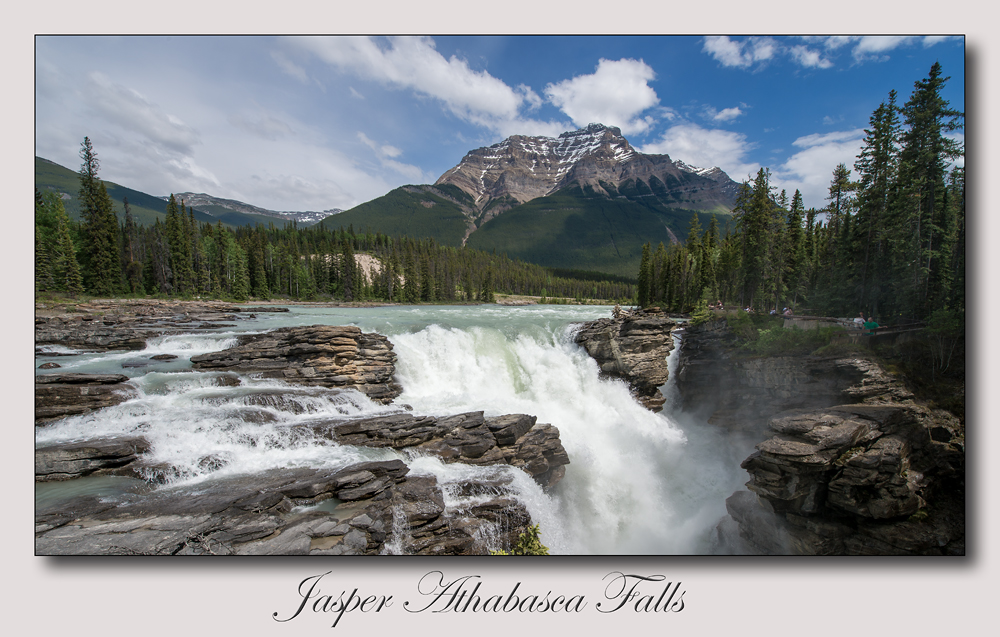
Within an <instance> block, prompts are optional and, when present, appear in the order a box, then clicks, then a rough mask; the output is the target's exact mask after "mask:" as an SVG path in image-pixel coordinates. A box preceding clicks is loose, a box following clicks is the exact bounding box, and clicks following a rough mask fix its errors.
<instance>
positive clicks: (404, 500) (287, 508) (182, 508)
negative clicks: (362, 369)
mask: <svg viewBox="0 0 1000 637" xmlns="http://www.w3.org/2000/svg"><path fill="white" fill-rule="evenodd" d="M317 505H322V506H321V507H319V506H317ZM498 520H499V522H498ZM529 522H530V517H529V516H528V514H527V512H526V511H525V510H524V508H523V507H522V506H521V505H519V504H518V503H516V502H515V501H514V500H512V499H510V498H505V497H503V496H502V495H498V496H497V497H494V498H491V499H487V500H483V499H482V498H479V499H476V500H475V501H469V502H466V503H464V504H463V503H460V504H459V505H458V506H456V507H455V508H454V509H452V510H448V508H447V507H446V506H445V499H444V495H443V492H442V488H441V486H440V485H439V484H438V483H437V480H436V478H434V477H433V476H428V475H409V469H408V468H407V466H406V465H405V464H404V463H403V462H402V461H400V460H389V461H378V462H366V463H360V464H355V465H352V466H349V467H346V468H341V469H337V470H324V469H310V468H295V469H274V470H270V471H266V472H263V473H259V474H255V475H252V476H231V477H227V478H220V479H216V480H212V481H210V482H206V483H204V484H201V485H198V486H197V487H189V488H183V487H177V488H161V489H158V490H156V491H153V492H151V493H148V494H142V495H125V496H121V497H120V498H119V499H118V501H113V500H109V499H107V498H104V499H98V498H95V497H83V498H77V499H75V500H72V501H71V502H68V503H67V502H62V503H59V504H56V505H51V506H48V507H43V508H40V509H38V510H37V511H36V518H35V552H36V554H38V555H98V554H100V555H107V554H126V555H209V554H210V555H307V554H311V555H375V554H379V553H407V554H421V555H469V554H483V553H486V552H488V550H489V548H490V547H491V546H493V547H503V546H510V545H511V544H512V543H514V542H516V538H517V536H518V534H520V533H522V532H524V530H525V529H526V528H527V525H528V524H529Z"/></svg>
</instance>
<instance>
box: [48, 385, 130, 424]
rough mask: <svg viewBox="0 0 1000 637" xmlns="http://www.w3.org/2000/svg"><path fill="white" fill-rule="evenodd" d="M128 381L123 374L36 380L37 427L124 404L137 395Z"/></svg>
mask: <svg viewBox="0 0 1000 637" xmlns="http://www.w3.org/2000/svg"><path fill="white" fill-rule="evenodd" d="M127 380H128V377H127V376H123V375H122V374H75V373H70V374H41V375H38V376H35V424H42V423H46V422H48V421H51V420H55V419H57V418H64V417H66V416H76V415H79V414H86V413H89V412H91V411H94V410H95V409H101V408H104V407H110V406H112V405H117V404H119V403H123V402H125V401H126V400H128V398H129V397H130V396H131V395H133V394H134V393H135V388H134V387H132V386H131V385H129V384H128V383H127V382H126V381H127Z"/></svg>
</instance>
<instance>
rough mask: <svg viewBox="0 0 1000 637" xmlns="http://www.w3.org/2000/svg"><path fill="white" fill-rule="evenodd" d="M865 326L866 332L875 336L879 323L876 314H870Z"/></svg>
mask: <svg viewBox="0 0 1000 637" xmlns="http://www.w3.org/2000/svg"><path fill="white" fill-rule="evenodd" d="M864 327H865V330H866V332H865V334H867V335H869V336H874V335H875V330H877V329H878V323H876V322H875V317H874V316H869V317H868V320H867V321H865V325H864Z"/></svg>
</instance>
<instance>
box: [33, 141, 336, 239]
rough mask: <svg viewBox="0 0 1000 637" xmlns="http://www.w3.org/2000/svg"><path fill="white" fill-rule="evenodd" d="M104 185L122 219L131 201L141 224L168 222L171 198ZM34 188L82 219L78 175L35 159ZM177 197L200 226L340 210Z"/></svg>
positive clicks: (313, 217)
mask: <svg viewBox="0 0 1000 637" xmlns="http://www.w3.org/2000/svg"><path fill="white" fill-rule="evenodd" d="M104 185H105V187H106V188H107V190H108V196H110V197H111V201H112V202H113V203H114V205H115V212H116V213H117V214H118V216H119V217H120V218H124V215H125V206H124V205H123V204H122V199H123V198H125V197H128V206H129V210H130V211H131V212H132V215H133V216H134V217H135V219H136V221H137V222H138V223H140V224H142V225H147V226H151V225H153V223H154V222H155V221H156V219H159V220H160V221H161V222H162V221H164V220H165V219H166V216H167V199H169V195H168V196H161V197H156V196H153V195H150V194H147V193H144V192H141V191H138V190H133V189H131V188H126V187H125V186H120V185H118V184H116V183H114V182H111V181H105V182H104ZM35 187H36V188H38V189H39V190H54V191H56V192H58V193H60V194H61V195H62V200H63V206H64V207H65V208H66V213H67V214H68V215H69V216H70V217H71V218H73V219H79V218H80V202H79V201H78V199H77V193H78V192H79V190H80V175H79V174H78V173H77V172H75V171H73V170H70V169H69V168H66V167H65V166H60V165H59V164H57V163H55V162H53V161H49V160H48V159H43V158H42V157H35ZM174 197H175V198H177V199H181V200H183V201H184V204H185V205H186V206H188V207H193V208H194V218H195V219H196V220H198V221H199V222H203V223H217V222H219V221H221V222H222V223H223V225H227V226H253V225H256V224H263V225H267V224H269V223H276V222H279V223H278V224H277V225H281V222H285V221H297V222H298V223H300V224H302V225H307V226H308V225H312V224H314V223H316V222H318V221H319V220H320V219H322V218H324V217H326V216H328V215H330V214H331V213H336V212H339V210H327V211H325V212H275V211H272V210H265V209H264V208H258V207H257V206H251V205H249V204H244V203H241V202H239V201H233V200H231V199H220V198H218V197H212V196H211V195H205V194H194V193H175V195H174Z"/></svg>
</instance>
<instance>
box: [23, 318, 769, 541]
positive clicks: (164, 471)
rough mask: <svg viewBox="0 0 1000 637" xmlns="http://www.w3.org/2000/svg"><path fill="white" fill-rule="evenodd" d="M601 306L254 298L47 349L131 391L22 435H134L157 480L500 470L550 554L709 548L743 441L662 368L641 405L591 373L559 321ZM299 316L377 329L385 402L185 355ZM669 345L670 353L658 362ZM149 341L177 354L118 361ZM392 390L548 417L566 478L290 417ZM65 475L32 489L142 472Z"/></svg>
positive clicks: (343, 408)
mask: <svg viewBox="0 0 1000 637" xmlns="http://www.w3.org/2000/svg"><path fill="white" fill-rule="evenodd" d="M609 314H610V309H609V308H607V307H593V306H551V305H549V306H529V307H502V306H496V305H482V306H400V307H379V308H320V307H311V306H291V307H290V312H288V313H266V314H265V313H260V314H258V315H257V319H256V320H249V321H246V322H240V324H239V325H238V327H236V328H228V329H222V330H217V331H215V332H213V333H207V334H199V335H181V336H166V337H159V338H155V339H151V340H150V341H149V342H148V344H147V349H146V350H144V351H142V352H111V353H101V354H78V355H71V356H60V357H59V358H58V362H59V364H60V365H61V366H62V367H61V368H60V369H58V370H57V371H58V372H61V373H62V372H89V373H124V374H127V375H128V376H130V377H131V378H132V382H133V384H135V385H136V386H137V387H138V394H137V396H136V397H135V398H133V399H130V400H128V401H126V402H124V403H122V404H121V405H118V406H116V407H111V408H107V409H104V410H101V411H98V412H94V413H92V414H87V415H83V416H76V417H70V418H66V419H63V420H61V421H58V422H56V423H53V424H51V425H48V426H45V427H40V428H38V430H37V433H36V445H39V446H42V445H46V444H50V443H53V442H62V441H70V440H86V439H89V438H98V437H108V436H120V435H142V436H144V437H145V438H146V439H147V440H149V441H150V444H151V449H150V451H149V454H150V456H151V457H150V459H149V460H150V464H152V465H155V466H156V467H158V471H159V472H160V473H159V475H158V477H159V478H160V479H161V480H165V481H166V483H167V484H166V485H164V486H160V487H157V488H187V489H196V488H197V485H198V484H200V483H201V482H203V481H205V480H211V479H213V477H218V476H222V475H232V474H239V473H252V472H256V471H261V470H265V469H270V468H275V467H281V466H323V467H325V466H340V465H344V466H346V465H348V464H351V463H354V462H359V461H362V460H368V459H388V458H396V457H398V458H401V459H403V460H404V461H405V462H407V464H408V465H409V466H410V470H411V472H414V473H418V474H419V473H431V474H434V475H436V476H437V477H438V480H439V482H440V483H442V484H443V485H447V484H449V483H454V482H457V481H460V480H462V479H463V477H464V476H468V475H470V474H475V473H476V472H490V471H493V472H495V471H500V470H502V471H509V472H511V473H512V474H514V475H513V478H514V484H515V488H516V490H517V497H518V498H519V499H520V500H521V502H522V503H524V504H525V506H526V508H527V509H528V511H529V512H530V513H531V516H532V519H533V520H534V521H535V522H536V523H538V524H539V525H540V528H541V537H542V541H543V542H544V543H545V544H546V545H547V546H548V547H549V549H550V551H551V552H552V553H553V554H577V555H590V554H618V555H639V554H665V555H681V554H707V553H712V552H713V551H714V550H715V546H714V540H713V538H714V528H715V526H716V524H717V523H718V521H719V520H720V518H722V517H723V516H724V515H725V514H726V511H725V499H726V498H727V497H728V496H729V495H731V494H732V493H733V492H734V491H736V490H737V489H740V488H742V486H743V483H744V482H745V481H746V479H747V476H746V473H745V472H744V471H743V470H741V469H740V467H739V463H740V461H741V460H742V459H743V458H745V457H746V456H747V455H749V453H750V451H752V446H751V445H749V444H748V443H746V442H745V441H740V440H734V439H732V437H731V436H728V435H726V434H725V432H722V431H719V430H717V429H716V428H714V427H712V426H711V425H709V424H708V423H706V422H704V421H701V420H699V419H697V418H695V417H693V416H691V415H689V414H681V413H678V412H677V410H676V409H675V408H674V406H673V405H674V404H675V403H676V395H675V394H676V390H675V389H674V388H673V387H672V381H668V383H667V386H665V387H664V388H663V391H664V395H665V396H667V399H668V400H667V404H666V405H665V408H664V410H663V412H661V413H660V414H654V413H651V412H649V411H648V410H646V409H644V408H643V407H642V406H641V405H639V403H637V402H636V401H635V400H634V399H633V398H632V396H631V395H630V394H629V391H628V388H627V387H626V386H625V384H624V383H622V382H620V381H613V380H601V379H599V378H598V367H597V364H596V363H595V362H594V361H593V360H592V359H591V358H590V357H589V356H587V354H586V352H585V351H584V350H583V349H582V348H581V347H580V346H578V345H576V344H575V343H573V340H572V330H573V325H574V324H576V323H580V322H583V321H588V320H593V319H596V318H600V317H606V316H609ZM313 324H331V325H356V326H358V327H360V328H361V329H362V330H363V331H365V332H370V331H375V332H379V333H382V334H385V335H387V336H388V337H389V339H390V340H391V341H392V343H393V344H394V346H395V352H396V354H397V355H398V361H397V364H396V378H397V380H398V382H399V383H400V384H401V385H402V387H403V393H402V395H400V396H399V397H398V398H397V399H396V400H395V403H394V404H393V405H388V406H382V405H377V404H374V403H372V402H370V401H369V400H368V399H367V398H366V397H365V396H363V395H362V394H360V393H358V392H354V391H347V392H341V391H333V390H327V389H322V388H303V387H299V386H294V385H289V384H285V383H282V382H280V381H275V380H261V379H253V378H249V379H244V381H243V383H241V384H240V385H239V386H232V387H226V386H219V384H218V383H217V382H216V378H215V376H217V375H216V374H214V373H205V372H195V371H192V370H191V369H190V357H191V356H194V355H197V354H202V353H206V352H211V351H217V350H220V349H224V348H226V347H228V346H230V345H232V344H234V343H235V337H236V336H237V335H238V334H239V333H241V332H247V331H250V332H259V331H264V330H267V329H272V328H276V327H282V326H295V325H313ZM678 338H679V337H678ZM681 347H682V345H681V346H680V347H675V349H674V351H673V353H672V354H671V356H670V359H669V364H670V370H671V377H673V376H674V375H675V371H676V367H677V363H678V352H679V351H680V349H681ZM161 353H165V354H174V355H176V356H178V358H177V359H176V360H172V361H165V362H159V363H155V364H153V365H149V366H145V367H129V366H127V365H128V364H129V363H130V362H132V361H138V360H140V359H147V358H148V357H149V356H150V355H153V354H161ZM123 363H125V364H126V366H125V367H123ZM39 373H42V370H39ZM404 405H408V406H409V407H411V408H412V410H413V412H414V413H417V414H429V415H437V416H443V415H448V414H455V413H461V412H467V411H484V412H486V415H488V416H492V415H500V414H508V413H526V414H532V415H535V416H537V417H538V422H544V423H551V424H553V425H555V426H556V427H558V429H559V431H560V434H561V439H562V443H563V445H564V447H565V448H566V451H567V452H568V454H569V457H570V462H571V463H570V465H569V466H568V467H567V468H566V475H565V478H564V479H563V480H562V481H561V482H560V483H559V484H557V485H556V486H555V487H554V488H553V489H551V490H550V492H548V493H544V492H542V490H541V489H540V488H539V487H538V486H537V485H536V484H535V483H534V482H533V481H532V480H531V479H530V478H528V477H527V475H526V474H524V473H522V472H521V471H519V470H516V469H510V468H506V467H504V468H502V469H500V468H489V467H485V468H479V467H471V466H466V465H459V464H450V465H445V464H442V463H441V462H440V461H438V460H437V459H434V458H428V457H416V458H415V457H410V456H406V455H403V454H399V453H396V452H393V451H387V450H372V449H362V448H356V447H350V446H342V445H336V444H334V443H331V442H329V441H327V440H321V439H314V438H311V437H310V436H309V435H307V434H303V433H302V432H303V431H304V430H306V429H307V428H303V427H291V426H290V425H295V424H302V423H307V422H309V421H310V420H323V419H329V418H330V417H332V416H336V417H340V418H343V417H367V416H372V415H377V414H383V413H392V412H397V411H400V410H401V409H404V407H403V406H404ZM74 482H77V484H76V485H74V486H73V487H70V486H68V485H69V483H66V484H60V483H50V484H39V485H37V486H36V502H43V501H44V502H52V501H57V500H58V499H59V498H66V497H70V495H74V494H77V493H80V492H84V493H94V494H99V495H102V496H103V497H112V498H113V497H115V496H116V494H119V493H122V492H126V491H136V490H140V489H145V488H149V487H148V486H147V485H145V484H142V483H141V482H140V481H137V480H132V479H127V478H90V479H84V480H82V481H74ZM445 491H446V493H447V489H446V490H445Z"/></svg>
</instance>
